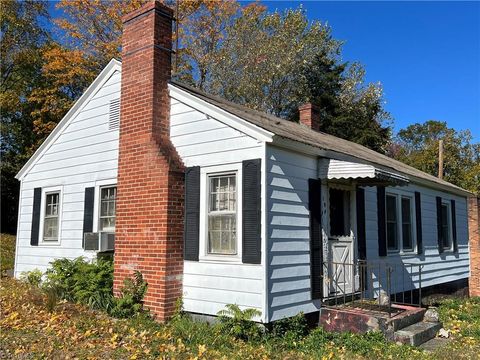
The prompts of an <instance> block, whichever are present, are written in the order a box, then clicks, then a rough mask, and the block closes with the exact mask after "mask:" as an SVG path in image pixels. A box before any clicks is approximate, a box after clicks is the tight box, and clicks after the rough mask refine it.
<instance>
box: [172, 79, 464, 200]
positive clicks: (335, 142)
mask: <svg viewBox="0 0 480 360" xmlns="http://www.w3.org/2000/svg"><path fill="white" fill-rule="evenodd" d="M172 84H173V85H175V86H177V87H179V88H181V89H183V90H184V91H186V92H188V93H190V94H192V95H194V96H196V97H198V98H200V99H201V100H204V101H206V102H208V103H210V104H212V105H215V106H217V107H219V108H221V109H223V110H225V111H227V112H229V113H231V114H233V115H236V116H238V117H239V118H242V119H244V120H246V121H248V122H250V123H252V124H254V125H256V126H258V127H261V128H263V129H265V130H267V131H270V132H272V133H274V134H275V135H276V136H279V137H283V138H286V139H290V140H294V141H298V142H301V143H304V144H307V145H310V146H314V147H316V148H319V149H322V150H329V151H333V152H337V153H341V154H345V155H347V156H351V157H354V158H357V159H359V160H360V161H362V160H363V161H366V162H369V163H372V164H373V165H378V166H380V167H381V168H383V169H385V170H390V171H397V172H400V173H402V174H404V175H407V176H412V177H416V178H419V179H423V180H427V181H429V182H432V183H435V184H439V185H443V186H446V187H449V188H451V189H452V190H453V191H455V190H456V191H457V192H458V191H461V192H464V193H465V192H467V191H466V190H464V189H462V188H460V187H458V186H456V185H453V184H451V183H449V182H447V181H444V180H441V179H439V178H437V177H435V176H432V175H430V174H427V173H425V172H423V171H420V170H418V169H415V168H414V167H411V166H409V165H406V164H404V163H402V162H400V161H397V160H394V159H392V158H390V157H388V156H386V155H383V154H380V153H378V152H376V151H373V150H371V149H368V148H366V147H365V146H362V145H359V144H357V143H354V142H351V141H348V140H344V139H341V138H338V137H336V136H332V135H329V134H326V133H322V132H317V131H315V130H312V129H310V128H309V127H307V126H305V125H303V124H299V123H295V122H292V121H288V120H284V119H281V118H278V117H275V116H272V115H269V114H266V113H263V112H260V111H256V110H252V109H250V108H248V107H246V106H244V105H239V104H236V103H233V102H231V101H227V100H225V99H223V98H221V97H218V96H214V95H211V94H207V93H205V92H203V91H200V90H198V89H195V88H193V87H191V86H187V85H185V84H182V83H180V82H177V81H172Z"/></svg>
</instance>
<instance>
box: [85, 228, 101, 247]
mask: <svg viewBox="0 0 480 360" xmlns="http://www.w3.org/2000/svg"><path fill="white" fill-rule="evenodd" d="M98 239H99V236H98V233H94V232H90V233H85V234H83V248H84V249H85V250H98Z"/></svg>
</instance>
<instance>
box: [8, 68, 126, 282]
mask: <svg viewBox="0 0 480 360" xmlns="http://www.w3.org/2000/svg"><path fill="white" fill-rule="evenodd" d="M119 97H120V73H119V72H118V71H117V72H113V73H112V74H111V76H110V78H108V80H106V82H105V83H104V84H103V86H102V87H100V88H99V89H98V91H97V92H96V93H95V94H94V95H93V97H92V98H91V99H90V100H89V101H88V102H87V103H86V104H84V106H83V108H82V109H81V110H80V112H78V113H77V114H76V116H75V117H73V118H71V119H70V121H69V123H68V124H67V125H66V126H65V127H64V128H63V129H62V132H61V133H60V134H59V136H58V137H57V138H56V140H55V141H54V143H52V144H51V145H50V147H49V148H48V149H46V151H45V152H44V153H43V155H42V156H41V157H39V158H38V159H37V161H36V162H35V164H34V165H33V166H32V168H31V169H30V170H29V171H28V173H27V174H26V175H25V177H24V178H23V180H22V185H21V193H20V202H19V204H20V209H19V222H18V234H17V243H18V245H17V255H16V262H15V276H19V275H20V274H21V273H22V272H23V271H29V270H33V269H35V268H37V269H40V270H42V271H45V270H46V269H47V267H48V265H49V263H50V262H51V261H53V260H54V259H57V258H63V257H65V258H69V259H74V258H76V257H79V256H84V257H86V258H93V257H95V253H94V252H91V251H84V250H83V248H82V236H83V207H84V193H85V188H86V187H89V186H94V185H95V181H97V180H103V179H115V178H116V177H117V167H118V135H119V132H118V129H117V130H109V127H108V125H109V104H110V101H112V100H115V99H118V98H119ZM53 186H62V194H61V201H62V202H61V209H62V213H61V226H60V228H61V232H60V242H59V243H58V244H56V245H42V244H40V245H38V246H30V234H31V226H32V205H33V189H34V188H37V187H42V188H44V187H53ZM42 210H43V209H42Z"/></svg>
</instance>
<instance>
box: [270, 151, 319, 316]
mask: <svg viewBox="0 0 480 360" xmlns="http://www.w3.org/2000/svg"><path fill="white" fill-rule="evenodd" d="M316 177H317V160H316V158H314V157H308V156H304V155H301V154H297V153H293V152H288V151H286V150H281V149H279V148H277V147H274V146H267V209H268V217H267V224H268V225H267V236H268V239H267V249H268V269H267V274H268V275H267V276H268V283H269V284H268V289H269V295H268V306H269V321H274V320H277V319H280V318H283V317H288V316H293V315H296V314H298V313H299V312H301V311H303V312H304V313H308V312H312V311H316V310H318V304H316V303H315V304H314V303H313V302H312V301H311V292H310V229H309V227H310V220H309V210H308V179H310V178H316Z"/></svg>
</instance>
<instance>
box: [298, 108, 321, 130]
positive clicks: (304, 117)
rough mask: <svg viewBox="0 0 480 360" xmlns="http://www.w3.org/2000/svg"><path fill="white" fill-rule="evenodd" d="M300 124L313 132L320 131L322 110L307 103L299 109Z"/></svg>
mask: <svg viewBox="0 0 480 360" xmlns="http://www.w3.org/2000/svg"><path fill="white" fill-rule="evenodd" d="M298 112H299V114H300V123H301V124H303V125H306V126H308V127H309V128H311V129H312V130H315V131H320V109H319V108H318V106H316V105H314V104H312V103H306V104H304V105H301V106H299V107H298Z"/></svg>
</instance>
